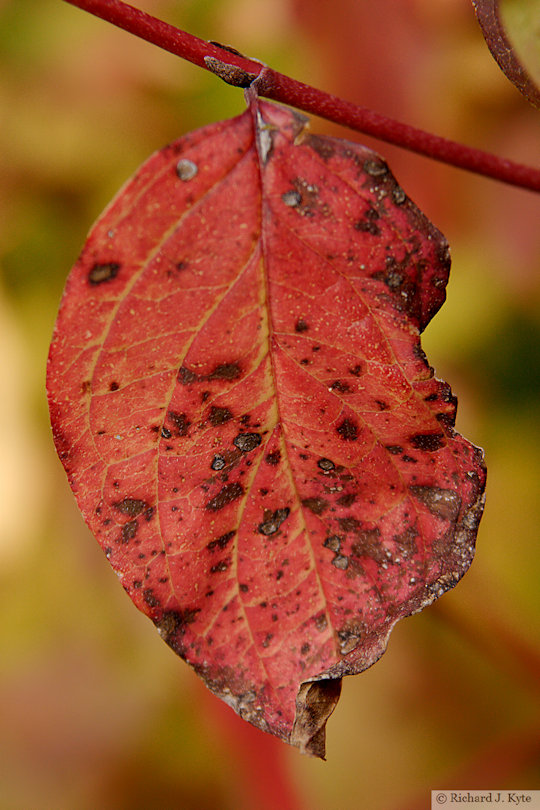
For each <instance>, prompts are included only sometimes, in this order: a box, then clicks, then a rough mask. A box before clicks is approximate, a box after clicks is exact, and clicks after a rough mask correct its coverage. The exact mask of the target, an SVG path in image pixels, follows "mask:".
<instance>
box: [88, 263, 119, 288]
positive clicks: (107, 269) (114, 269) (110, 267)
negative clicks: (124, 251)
mask: <svg viewBox="0 0 540 810" xmlns="http://www.w3.org/2000/svg"><path fill="white" fill-rule="evenodd" d="M119 270H120V265H119V264H118V262H107V263H105V264H95V265H94V266H93V267H92V269H91V270H90V272H89V274H88V281H89V282H90V284H103V282H104V281H110V280H111V279H113V278H115V276H117V275H118V271H119Z"/></svg>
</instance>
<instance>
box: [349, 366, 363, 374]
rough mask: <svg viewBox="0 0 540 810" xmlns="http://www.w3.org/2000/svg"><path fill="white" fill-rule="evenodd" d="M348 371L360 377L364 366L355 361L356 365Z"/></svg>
mask: <svg viewBox="0 0 540 810" xmlns="http://www.w3.org/2000/svg"><path fill="white" fill-rule="evenodd" d="M349 372H350V373H351V374H352V375H353V377H360V375H361V374H363V373H364V366H363V365H361V363H357V365H356V366H353V367H352V368H350V369H349Z"/></svg>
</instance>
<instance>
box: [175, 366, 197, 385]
mask: <svg viewBox="0 0 540 810" xmlns="http://www.w3.org/2000/svg"><path fill="white" fill-rule="evenodd" d="M199 380H200V377H199V375H198V374H195V372H194V371H191V369H189V368H186V366H182V367H181V368H180V370H179V372H178V382H179V383H181V385H190V384H191V383H194V382H198V381H199Z"/></svg>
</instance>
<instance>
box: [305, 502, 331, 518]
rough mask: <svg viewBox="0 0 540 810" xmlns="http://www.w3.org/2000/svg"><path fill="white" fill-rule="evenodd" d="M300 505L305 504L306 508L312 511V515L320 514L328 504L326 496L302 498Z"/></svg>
mask: <svg viewBox="0 0 540 810" xmlns="http://www.w3.org/2000/svg"><path fill="white" fill-rule="evenodd" d="M302 506H305V507H306V509H309V511H310V512H313V514H314V515H322V514H323V513H324V512H326V510H327V509H328V507H329V506H330V504H329V503H328V501H327V500H326V498H304V500H303V501H302Z"/></svg>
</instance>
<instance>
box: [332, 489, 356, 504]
mask: <svg viewBox="0 0 540 810" xmlns="http://www.w3.org/2000/svg"><path fill="white" fill-rule="evenodd" d="M355 500H356V494H355V493H354V492H349V493H345V494H344V495H340V497H339V498H338V499H337V501H336V503H337V504H338V506H352V504H353V503H354V502H355Z"/></svg>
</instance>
